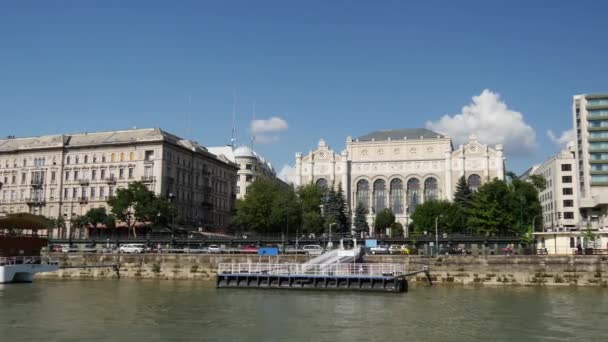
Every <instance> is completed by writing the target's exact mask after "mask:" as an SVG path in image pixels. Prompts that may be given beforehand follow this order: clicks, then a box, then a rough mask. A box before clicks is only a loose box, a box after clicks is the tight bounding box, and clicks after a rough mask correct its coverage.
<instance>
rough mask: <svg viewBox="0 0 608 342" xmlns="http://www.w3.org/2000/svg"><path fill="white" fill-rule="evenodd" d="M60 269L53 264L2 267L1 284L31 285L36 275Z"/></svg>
mask: <svg viewBox="0 0 608 342" xmlns="http://www.w3.org/2000/svg"><path fill="white" fill-rule="evenodd" d="M58 269H59V266H58V265H52V264H16V265H6V266H0V284H5V283H31V282H32V280H33V278H34V274H36V273H40V272H53V271H57V270H58Z"/></svg>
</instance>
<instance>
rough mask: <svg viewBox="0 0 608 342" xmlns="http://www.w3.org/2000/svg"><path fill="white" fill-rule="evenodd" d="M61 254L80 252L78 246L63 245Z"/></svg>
mask: <svg viewBox="0 0 608 342" xmlns="http://www.w3.org/2000/svg"><path fill="white" fill-rule="evenodd" d="M61 252H63V253H76V252H78V248H76V246H71V245H61Z"/></svg>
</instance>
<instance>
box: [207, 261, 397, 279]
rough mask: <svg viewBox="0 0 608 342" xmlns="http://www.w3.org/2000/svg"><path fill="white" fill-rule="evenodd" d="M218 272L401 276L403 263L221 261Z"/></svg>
mask: <svg viewBox="0 0 608 342" xmlns="http://www.w3.org/2000/svg"><path fill="white" fill-rule="evenodd" d="M218 274H239V275H249V274H250V275H311V276H403V275H406V274H407V270H406V269H405V265H404V264H380V263H378V264H356V263H344V264H313V265H310V264H307V265H304V264H289V263H286V264H268V263H234V264H231V263H221V264H219V265H218Z"/></svg>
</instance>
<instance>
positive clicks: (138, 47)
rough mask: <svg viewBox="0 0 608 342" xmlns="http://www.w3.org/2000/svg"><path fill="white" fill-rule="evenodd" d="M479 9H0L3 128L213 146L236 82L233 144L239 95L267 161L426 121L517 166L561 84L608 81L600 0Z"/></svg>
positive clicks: (138, 5)
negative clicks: (110, 133)
mask: <svg viewBox="0 0 608 342" xmlns="http://www.w3.org/2000/svg"><path fill="white" fill-rule="evenodd" d="M490 4H491V3H490V2H488V1H483V2H482V1H424V2H421V1H417V2H413V1H411V2H408V1H298V2H296V1H288V0H287V1H286V0H283V1H242V2H241V1H214V2H204V1H192V2H188V1H150V0H148V1H141V2H139V1H27V0H26V1H18V2H2V3H0V122H1V126H0V135H1V136H5V135H17V136H31V135H42V134H51V133H61V132H79V131H99V130H108V129H124V128H129V127H133V126H136V127H162V128H164V129H165V130H167V131H170V132H173V133H175V134H177V135H180V136H184V137H187V138H191V139H195V140H197V141H199V142H201V143H202V144H204V145H207V146H213V145H223V144H226V143H228V142H229V139H230V130H231V125H232V102H233V93H234V91H235V89H236V92H237V131H238V133H237V134H238V141H239V142H240V143H247V142H249V139H250V134H251V133H250V131H251V118H252V103H253V102H254V101H255V102H256V118H257V119H270V118H272V117H276V118H280V119H281V120H279V121H281V122H279V121H277V120H274V121H272V122H266V124H268V126H266V127H265V126H264V122H262V123H260V124H261V126H259V127H260V130H264V129H270V130H272V128H273V127H274V128H276V130H275V131H270V132H268V131H267V132H266V133H263V134H262V133H260V134H259V135H260V138H259V140H260V143H258V144H257V145H256V149H257V150H259V151H260V152H261V154H263V155H264V156H266V157H267V158H268V159H270V160H271V161H273V162H274V164H275V165H276V167H277V169H281V167H282V166H283V165H284V164H293V162H294V161H293V160H294V153H295V152H296V151H302V152H307V151H308V150H310V149H312V148H313V147H314V146H316V143H317V142H318V140H319V138H321V137H323V138H325V139H326V140H327V141H328V143H329V144H330V145H331V146H332V147H334V148H335V149H336V150H341V149H343V148H344V144H345V143H344V142H345V139H346V137H347V136H348V135H352V136H353V137H356V136H360V135H363V134H365V133H367V132H370V131H374V130H377V129H389V128H404V127H424V126H425V125H429V127H433V128H436V127H440V128H442V129H445V130H453V129H455V130H456V132H457V134H460V136H462V135H464V134H465V133H469V132H464V131H466V130H467V129H468V130H470V131H472V132H470V133H478V135H480V137H484V133H483V132H486V133H485V137H486V138H487V139H489V140H496V139H497V138H496V137H499V138H498V139H499V140H500V139H502V137H503V135H504V140H505V145H506V148H507V151H508V153H509V155H508V156H509V160H508V168H509V169H512V170H515V171H517V172H521V171H523V170H525V169H526V168H527V167H528V166H529V165H530V164H532V163H536V162H540V161H542V160H544V159H545V158H547V157H548V156H549V155H551V154H553V153H555V152H556V151H558V149H559V146H558V145H557V144H556V143H554V142H552V141H551V139H550V138H549V137H548V135H547V131H548V130H552V131H553V132H555V135H556V136H558V137H559V136H560V134H561V132H563V131H565V130H567V129H570V128H571V126H572V120H571V113H570V111H571V101H572V95H573V94H579V93H596V92H606V91H608V85H607V83H606V82H607V80H608V68H607V65H608V63H607V62H606V61H607V56H608V45H607V44H605V42H604V41H605V37H606V34H607V33H608V21H607V20H606V13H608V3H606V2H600V1H594V2H591V1H578V2H576V3H574V2H565V1H564V2H563V4H560V3H557V2H555V1H508V2H500V3H495V4H492V5H490ZM485 89H488V90H489V91H487V92H484V90H485ZM497 94H499V96H500V97H498V95H497ZM480 95H481V96H480ZM474 96H479V97H478V98H477V100H476V104H475V105H473V106H471V107H470V108H469V110H465V117H466V120H465V121H466V122H467V123H468V124H467V126H466V127H468V128H467V129H465V130H463V129H462V125H461V127H453V126H454V125H456V126H459V124H458V123H459V121H458V120H454V119H453V116H454V115H456V114H459V113H461V112H462V107H463V106H467V105H470V104H471V103H472V102H474V101H473V100H472V98H473V97H474ZM189 99H190V100H189ZM518 113H520V114H521V117H519V116H518V115H519V114H518ZM445 115H449V116H450V118H446V119H445V120H444V121H442V122H440V121H439V120H440V119H441V117H443V116H445ZM277 122H279V123H280V124H279V125H278V126H276V125H273V123H277ZM429 122H431V123H429ZM476 130H478V131H479V130H481V131H482V132H474V131H476ZM448 133H450V134H451V132H448ZM453 135H454V134H453ZM262 140H267V141H268V143H266V144H261V142H262ZM482 142H484V141H483V139H482ZM491 143H495V141H491Z"/></svg>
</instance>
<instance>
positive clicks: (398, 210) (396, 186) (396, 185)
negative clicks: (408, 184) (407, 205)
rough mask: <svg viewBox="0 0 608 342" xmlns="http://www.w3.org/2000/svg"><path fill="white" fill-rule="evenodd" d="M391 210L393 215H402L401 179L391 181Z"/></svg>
mask: <svg viewBox="0 0 608 342" xmlns="http://www.w3.org/2000/svg"><path fill="white" fill-rule="evenodd" d="M390 188H391V189H390V190H391V194H390V198H391V210H392V211H393V213H395V214H402V213H403V182H402V181H401V179H393V180H392V181H391V185H390Z"/></svg>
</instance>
